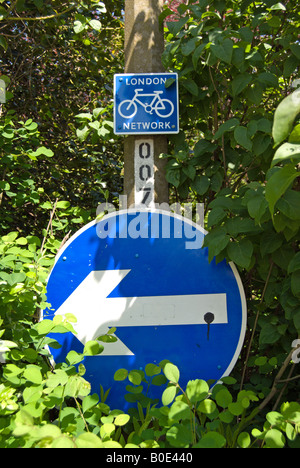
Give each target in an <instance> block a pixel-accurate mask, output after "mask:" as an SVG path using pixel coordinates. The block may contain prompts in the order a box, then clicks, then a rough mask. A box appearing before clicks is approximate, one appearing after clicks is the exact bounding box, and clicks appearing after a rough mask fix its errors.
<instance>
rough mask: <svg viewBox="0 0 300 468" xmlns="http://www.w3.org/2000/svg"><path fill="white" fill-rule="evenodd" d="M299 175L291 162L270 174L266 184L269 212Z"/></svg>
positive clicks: (272, 210)
mask: <svg viewBox="0 0 300 468" xmlns="http://www.w3.org/2000/svg"><path fill="white" fill-rule="evenodd" d="M299 175H300V174H299V172H297V170H296V169H295V167H294V165H293V164H287V165H285V166H284V167H282V168H278V170H277V171H276V172H274V173H273V174H272V175H271V177H270V178H269V180H268V181H267V184H266V199H267V201H268V203H269V210H270V212H271V214H273V212H274V208H275V204H276V202H277V201H278V200H279V198H280V197H281V196H282V195H283V194H284V192H285V191H286V190H287V189H288V188H289V186H290V185H291V184H292V183H293V181H294V180H295V179H296V177H298V176H299Z"/></svg>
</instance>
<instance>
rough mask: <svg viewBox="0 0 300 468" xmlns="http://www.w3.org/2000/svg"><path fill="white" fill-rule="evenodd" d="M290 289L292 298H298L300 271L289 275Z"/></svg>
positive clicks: (299, 295)
mask: <svg viewBox="0 0 300 468" xmlns="http://www.w3.org/2000/svg"><path fill="white" fill-rule="evenodd" d="M291 289H292V293H293V294H294V296H297V297H300V270H297V271H294V273H292V275H291Z"/></svg>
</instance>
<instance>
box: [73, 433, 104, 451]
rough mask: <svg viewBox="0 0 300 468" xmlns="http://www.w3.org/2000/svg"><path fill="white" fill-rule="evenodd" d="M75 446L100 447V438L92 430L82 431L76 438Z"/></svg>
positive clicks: (101, 445)
mask: <svg viewBox="0 0 300 468" xmlns="http://www.w3.org/2000/svg"><path fill="white" fill-rule="evenodd" d="M75 443H76V446H77V447H78V448H102V447H103V444H102V442H101V439H100V438H99V437H98V436H96V434H93V433H92V432H84V433H83V434H80V435H79V436H78V437H77V438H76V441H75Z"/></svg>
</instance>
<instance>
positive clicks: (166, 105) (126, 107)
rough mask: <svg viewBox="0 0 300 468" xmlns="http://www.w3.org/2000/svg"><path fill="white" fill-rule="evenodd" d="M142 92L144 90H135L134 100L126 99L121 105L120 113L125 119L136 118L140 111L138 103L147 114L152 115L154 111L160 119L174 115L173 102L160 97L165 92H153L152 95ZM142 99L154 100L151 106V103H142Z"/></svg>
mask: <svg viewBox="0 0 300 468" xmlns="http://www.w3.org/2000/svg"><path fill="white" fill-rule="evenodd" d="M142 91H143V89H135V90H134V93H135V94H134V96H133V98H132V99H125V101H122V102H121V103H120V104H119V107H118V112H119V114H120V115H121V116H122V117H123V118H124V119H130V118H131V117H134V116H135V114H136V113H137V110H138V106H137V103H138V104H140V105H141V106H142V107H143V108H144V109H145V112H148V113H149V114H152V113H153V111H154V112H155V113H156V114H157V115H158V116H159V117H162V118H164V119H166V118H167V117H169V116H170V115H171V114H172V113H173V111H174V105H173V103H172V101H169V99H162V98H161V97H160V94H162V93H163V91H153V93H151V94H146V93H144V94H142ZM141 97H143V98H144V97H147V98H148V97H152V98H153V99H152V101H151V102H150V104H149V102H145V103H144V102H143V101H141V100H140V99H139V98H141Z"/></svg>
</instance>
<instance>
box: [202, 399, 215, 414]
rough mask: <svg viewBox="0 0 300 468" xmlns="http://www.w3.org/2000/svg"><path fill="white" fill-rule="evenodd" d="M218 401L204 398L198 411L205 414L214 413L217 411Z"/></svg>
mask: <svg viewBox="0 0 300 468" xmlns="http://www.w3.org/2000/svg"><path fill="white" fill-rule="evenodd" d="M216 408H217V406H216V403H215V402H214V401H213V400H208V399H207V400H203V401H201V402H200V403H199V405H198V407H197V411H199V412H200V413H203V414H212V413H214V411H216Z"/></svg>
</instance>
